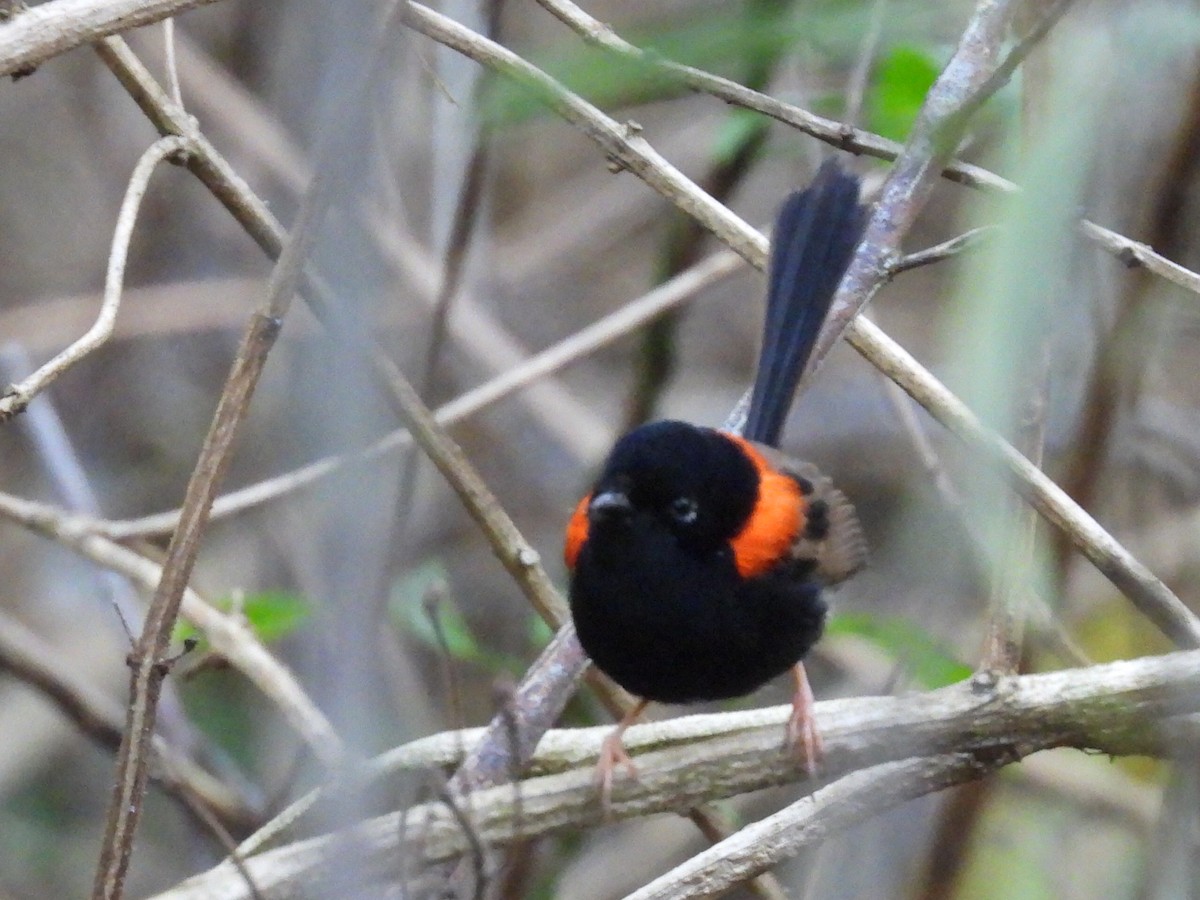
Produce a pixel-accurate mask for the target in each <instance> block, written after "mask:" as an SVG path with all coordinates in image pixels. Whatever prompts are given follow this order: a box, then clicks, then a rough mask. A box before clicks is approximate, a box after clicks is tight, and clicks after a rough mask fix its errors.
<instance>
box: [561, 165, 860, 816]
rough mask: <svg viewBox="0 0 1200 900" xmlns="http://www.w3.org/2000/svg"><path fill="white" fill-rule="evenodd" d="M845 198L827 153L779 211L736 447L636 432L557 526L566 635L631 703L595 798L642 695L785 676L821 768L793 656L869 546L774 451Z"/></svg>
mask: <svg viewBox="0 0 1200 900" xmlns="http://www.w3.org/2000/svg"><path fill="white" fill-rule="evenodd" d="M858 191H859V182H858V179H857V178H855V177H854V176H852V175H849V174H846V173H844V172H842V171H841V169H839V167H838V166H837V165H836V163H834V162H833V161H832V160H831V161H829V162H827V163H826V164H825V165H824V166H822V167H821V170H820V172H819V173H818V174H817V176H816V178H815V179H814V180H813V183H812V184H811V185H810V186H809V187H808V188H807V189H806V190H804V191H801V192H798V193H796V194H793V195H792V196H791V197H789V198H788V200H787V201H786V202H785V203H784V205H783V208H782V210H781V211H780V214H779V220H778V223H777V225H776V228H775V234H774V238H773V243H772V249H771V265H770V272H769V286H768V293H767V313H766V323H765V328H764V336H763V347H762V352H761V354H760V357H759V362H758V371H757V374H756V377H755V383H754V390H753V393H752V395H751V403H750V410H749V413H748V418H747V423H746V429H745V437H744V438H743V437H739V436H737V435H733V434H729V433H727V432H724V431H719V430H716V429H712V428H704V427H700V426H695V425H690V424H687V423H685V422H675V421H664V422H655V423H652V424H649V425H644V426H641V427H640V428H637V429H634V430H633V431H631V432H630V433H628V434H626V435H625V436H624V437H622V438H621V439H620V440H619V441H617V443H616V446H614V447H613V450H612V452H611V454H610V455H609V457H608V459H607V460H606V462H605V463H604V468H603V470H602V471H601V473H600V477H599V478H598V479H597V480H596V483H595V485H594V486H593V488H592V490H591V491H590V493H588V495H587V496H585V497H584V498H583V499H582V500H581V501H580V503H579V505H578V507H577V508H576V510H575V513H574V515H573V516H572V518H571V520H570V523H569V524H568V526H567V535H566V551H565V556H566V562H567V566H568V568H569V569H570V572H571V584H570V601H571V613H572V616H573V618H574V620H575V628H576V630H577V631H578V634H579V640H580V642H581V643H582V645H583V648H584V649H585V650H586V651H587V652H588V654H589V656H591V658H592V661H593V662H594V663H595V664H596V665H597V666H598V667H599V668H600V669H601V670H602V671H603V672H605V673H606V674H607V675H609V676H610V677H611V678H612V679H613V680H614V681H616V682H617V683H618V684H620V685H621V686H622V687H624V688H625V689H626V690H628V691H630V692H631V693H633V694H635V695H637V696H638V697H640V698H642V700H641V703H639V704H638V706H637V707H636V708H635V709H634V710H632V711H631V712H630V713H629V714H628V715H626V716H625V717H624V719H623V720H622V721H621V723H620V724H619V725H618V726H617V727H616V729H615V730H614V731H613V732H612V734H610V735H609V737H608V738H607V739H606V740H605V742H604V746H603V749H602V752H601V756H600V761H599V764H598V766H597V777H598V780H599V782H600V786H601V791H602V795H603V797H604V798H605V802H607V798H608V794H609V790H610V788H611V782H612V773H613V769H614V768H615V766H616V765H617V764H618V763H620V764H622V765H624V766H626V767H627V768H628V769H629V770H630V772H631V773H636V769H635V767H634V765H633V762H632V760H630V758H629V756H628V754H627V753H626V752H625V748H624V745H623V743H622V735H623V734H624V732H625V729H626V728H628V727H629V725H630V724H631V723H632V722H633V721H634V719H635V718H636V717H637V716H638V714H640V712H641V711H642V710H643V709H644V708H645V706H646V704H647V703H649V702H650V701H652V700H657V701H660V702H664V703H687V702H691V701H701V700H720V699H724V698H727V697H736V696H740V695H742V694H746V693H749V692H750V691H752V690H754V689H755V688H757V687H759V686H760V685H762V684H763V683H765V682H766V681H768V680H770V679H771V678H774V677H775V676H777V675H780V674H782V673H784V672H786V671H788V670H789V669H791V670H792V672H793V674H794V678H795V692H794V696H793V711H792V716H791V719H790V720H789V723H788V730H787V736H788V740H789V742H791V743H792V745H793V746H795V748H796V750H797V752H798V753H799V754H800V756H801V759H802V761H803V763H804V765H805V767H806V768H808V769H810V770H811V769H812V768H813V767H814V766H815V763H816V761H817V759H818V758H819V755H820V751H821V743H820V735H819V734H818V733H817V730H816V726H815V723H814V722H813V719H812V706H813V696H812V690H811V688H810V687H809V685H808V679H807V677H806V675H805V672H804V666H803V664H802V663H801V661H800V660H801V659H802V658H803V656H804V655H805V653H807V652H808V650H809V648H811V647H812V645H813V644H814V643H815V642H816V641H817V639H818V638H820V636H821V632H822V629H823V627H824V623H825V615H826V604H825V601H824V600H823V599H822V597H821V591H822V588H823V587H825V586H827V585H832V584H837V583H838V582H840V581H843V580H844V579H846V578H848V577H850V576H851V575H852V574H854V572H856V571H857V570H858V569H859V568H860V567H861V566H862V565H863V563H864V561H865V557H866V548H865V544H864V542H863V538H862V532H861V530H860V528H859V525H858V520H857V518H856V516H855V514H854V510H853V508H852V507H851V505H850V503H849V502H848V501H847V500H846V498H845V497H844V496H843V495H842V494H841V492H839V491H838V490H837V489H835V488H834V487H833V486H832V485H831V484H830V483H829V481H828V480H827V479H826V478H824V477H823V476H822V475H821V474H820V473H819V472H818V471H817V470H816V468H815V467H814V466H811V465H809V464H807V463H800V462H793V461H791V460H788V459H786V458H785V457H783V456H782V455H781V454H780V453H779V452H778V451H776V450H774V449H772V448H773V447H774V446H775V445H776V444H777V443H778V439H779V434H780V431H781V430H782V428H783V423H784V420H785V419H786V417H787V412H788V409H789V407H790V406H791V402H792V397H793V395H794V394H795V391H796V386H797V384H798V383H799V380H800V377H801V375H802V374H803V372H804V367H805V364H806V363H807V361H808V357H809V354H810V353H811V352H812V348H813V345H814V343H815V342H816V338H817V334H818V333H819V331H820V329H821V324H822V322H823V321H824V319H825V316H826V314H827V312H828V310H829V304H830V302H831V301H832V299H833V294H834V292H835V290H836V289H837V285H838V282H839V281H840V280H841V277H842V275H843V274H844V272H845V269H846V267H847V266H848V265H849V261H850V257H851V254H852V253H853V251H854V248H855V246H856V245H857V244H858V241H859V240H860V238H861V237H862V232H863V229H864V227H865V224H866V210H865V208H864V207H863V206H861V205H860V204H859V202H858Z"/></svg>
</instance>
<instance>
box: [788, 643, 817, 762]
mask: <svg viewBox="0 0 1200 900" xmlns="http://www.w3.org/2000/svg"><path fill="white" fill-rule="evenodd" d="M792 677H793V680H794V681H795V685H796V688H795V692H794V693H793V694H792V714H791V716H790V717H789V718H788V724H787V742H788V746H789V747H791V748H792V749H793V750H794V751H795V753H796V755H797V756H798V757H799V758H800V764H801V765H802V766H803V767H804V771H805V774H807V775H808V776H809V777H810V778H811V777H813V776H815V775H816V774H817V770H818V768H819V767H820V762H821V756H822V755H823V753H824V752H825V748H824V745H823V743H822V741H821V733H820V732H819V731H817V720H816V717H815V716H814V714H813V708H814V706H815V703H816V701H815V699H814V698H813V692H812V687H810V686H809V683H808V675H807V674H806V673H805V671H804V663H796V665H795V666H794V667H793V668H792Z"/></svg>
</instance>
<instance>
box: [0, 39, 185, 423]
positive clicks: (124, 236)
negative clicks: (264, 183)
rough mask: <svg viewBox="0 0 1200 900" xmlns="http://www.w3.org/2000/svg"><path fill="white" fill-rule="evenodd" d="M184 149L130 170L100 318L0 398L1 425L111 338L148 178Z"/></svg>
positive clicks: (161, 150) (152, 156) (162, 148)
mask: <svg viewBox="0 0 1200 900" xmlns="http://www.w3.org/2000/svg"><path fill="white" fill-rule="evenodd" d="M2 33H3V29H0V34H2ZM187 149H188V141H187V140H186V139H185V138H182V137H174V136H171V137H163V138H159V139H158V140H157V141H155V142H154V143H153V144H151V145H150V147H149V148H148V149H147V150H146V152H145V153H143V154H142V156H141V158H140V159H139V160H138V162H137V165H136V166H135V167H134V169H133V175H132V176H130V178H129V186H128V187H127V188H126V189H125V199H124V200H122V201H121V210H120V212H119V213H118V214H117V227H116V229H115V230H114V233H113V239H112V249H111V250H110V251H109V255H108V273H107V275H106V276H105V280H104V299H103V302H102V303H101V305H100V315H99V316H97V318H96V321H95V323H94V324H93V325H92V327H91V328H89V329H88V330H87V332H86V333H85V334H84V335H83V337H81V338H79V340H77V341H76V342H75V343H73V344H72V345H71V346H70V347H68V348H67V349H66V350H63V351H62V352H61V353H59V354H58V355H57V356H55V357H54V358H53V359H51V360H50V361H49V362H48V363H46V364H45V365H44V366H42V367H41V368H39V369H38V370H37V371H35V372H34V373H33V374H31V375H29V376H28V377H26V378H23V379H21V381H19V382H17V383H16V384H14V385H11V386H10V387H8V388H7V389H6V390H5V391H4V394H3V395H0V424H2V423H4V422H6V421H8V420H9V419H11V418H12V417H13V416H15V415H17V414H18V413H20V412H22V411H23V410H24V409H25V407H27V406H28V405H29V402H30V401H31V400H32V399H33V398H34V397H36V396H37V395H38V393H40V392H41V391H43V390H45V389H46V388H47V387H49V385H50V384H51V382H53V381H54V380H55V379H56V378H58V377H59V376H60V375H62V374H63V373H64V372H66V371H67V370H68V369H70V368H71V367H72V366H74V365H75V364H76V363H77V362H79V361H80V360H81V359H83V358H84V357H85V356H87V355H88V354H89V353H92V352H94V351H95V350H97V349H99V348H100V347H102V346H103V345H104V343H105V342H106V341H107V340H108V339H109V337H111V336H112V332H113V324H114V323H115V322H116V319H117V310H118V309H119V308H120V306H121V291H122V288H123V287H124V284H125V262H126V260H127V259H128V256H129V240H130V238H131V237H132V236H133V226H134V225H135V224H136V222H137V216H138V212H139V211H140V210H141V207H142V198H143V197H145V196H146V189H147V188H148V187H149V184H150V176H151V175H153V174H154V170H155V169H156V168H158V164H159V163H161V162H162V161H163V160H164V159H166V158H167V157H169V156H171V155H172V154H177V153H186V152H187Z"/></svg>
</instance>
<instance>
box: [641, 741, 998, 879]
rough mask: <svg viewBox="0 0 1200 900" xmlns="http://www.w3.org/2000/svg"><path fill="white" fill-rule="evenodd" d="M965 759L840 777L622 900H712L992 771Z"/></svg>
mask: <svg viewBox="0 0 1200 900" xmlns="http://www.w3.org/2000/svg"><path fill="white" fill-rule="evenodd" d="M1000 765H1001V761H999V760H989V761H987V762H986V763H985V762H984V761H982V760H980V759H979V758H977V757H976V756H974V755H971V754H966V753H953V754H943V755H940V756H930V757H916V758H913V759H907V760H903V761H901V762H894V763H884V764H883V765H880V766H875V767H874V768H870V769H864V770H862V771H859V772H854V773H853V774H850V775H847V776H845V777H844V778H841V779H839V780H837V781H835V782H833V783H832V784H830V785H828V786H826V787H823V788H819V789H818V790H816V791H815V792H813V794H811V795H810V796H808V797H805V798H804V799H802V800H799V801H797V802H795V803H793V804H791V805H790V806H787V807H785V808H784V809H782V810H780V811H779V812H777V813H774V814H773V815H770V816H767V817H766V818H765V819H761V820H759V821H757V822H754V823H752V824H750V825H747V826H746V827H745V828H743V829H742V830H741V831H739V832H738V833H737V834H736V835H734V836H733V837H731V838H729V839H728V840H725V841H722V842H721V843H720V844H715V845H714V846H712V847H710V848H709V849H707V850H705V851H702V852H701V853H698V854H696V855H695V856H693V857H692V858H691V859H689V860H688V861H687V862H685V863H683V864H682V865H679V866H677V867H676V868H674V869H672V870H671V871H670V872H667V873H666V874H665V875H662V876H660V877H658V878H656V879H654V881H652V882H650V883H649V884H647V885H645V886H644V887H641V888H639V889H638V890H636V891H634V892H633V893H632V894H629V895H628V897H627V898H626V900H677V898H678V900H682V898H694V897H717V896H719V895H721V894H724V893H725V892H726V891H728V890H730V889H731V888H734V887H736V886H737V885H738V884H740V883H741V882H743V881H745V880H746V879H747V878H753V877H754V876H755V875H757V874H759V873H761V872H764V871H766V870H767V869H769V868H771V867H772V866H774V865H777V864H779V863H781V862H783V861H784V860H786V859H790V858H791V857H793V856H795V855H796V854H797V853H798V852H799V851H800V850H802V849H804V848H805V847H809V846H813V845H815V844H819V843H820V842H822V841H824V840H825V839H826V838H828V837H830V836H831V835H833V834H836V833H838V832H840V831H844V830H846V829H847V828H849V827H851V826H853V825H857V824H858V823H860V822H864V821H866V820H867V819H870V818H871V817H873V816H876V815H879V814H880V813H883V812H886V811H887V810H889V809H892V808H894V807H896V806H899V805H900V804H901V803H903V802H904V801H906V800H912V799H914V798H916V797H923V796H924V795H926V794H932V793H934V792H935V791H941V790H944V789H946V788H948V787H951V786H953V785H956V784H962V783H963V782H965V781H969V780H972V779H975V778H979V777H981V776H982V775H984V774H986V773H987V772H989V771H992V770H994V769H997V768H999V767H1000Z"/></svg>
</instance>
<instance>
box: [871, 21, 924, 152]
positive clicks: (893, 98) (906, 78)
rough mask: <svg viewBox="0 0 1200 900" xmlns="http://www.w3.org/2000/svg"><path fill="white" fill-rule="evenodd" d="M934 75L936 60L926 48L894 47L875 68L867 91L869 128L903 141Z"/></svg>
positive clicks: (904, 45)
mask: <svg viewBox="0 0 1200 900" xmlns="http://www.w3.org/2000/svg"><path fill="white" fill-rule="evenodd" d="M937 75H938V65H937V62H936V61H935V60H934V58H933V56H932V55H931V54H930V53H929V52H928V51H927V50H923V49H921V48H919V47H915V46H912V45H910V44H899V45H897V46H895V47H893V48H892V50H891V52H889V53H888V55H887V56H886V57H884V59H883V61H882V62H881V63H880V64H879V66H877V67H876V69H875V75H874V78H873V79H872V82H871V86H870V89H869V91H868V94H867V123H868V126H869V127H870V129H871V130H872V131H874V132H876V133H878V134H882V135H883V136H884V137H889V138H892V139H893V140H897V141H903V140H904V139H905V138H906V137H907V136H908V132H909V130H910V129H911V128H912V125H913V122H914V121H916V118H917V113H919V112H920V111H921V104H922V103H924V102H925V95H926V94H927V93H929V89H930V88H931V87H932V86H933V82H934V81H935V80H936V79H937Z"/></svg>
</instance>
